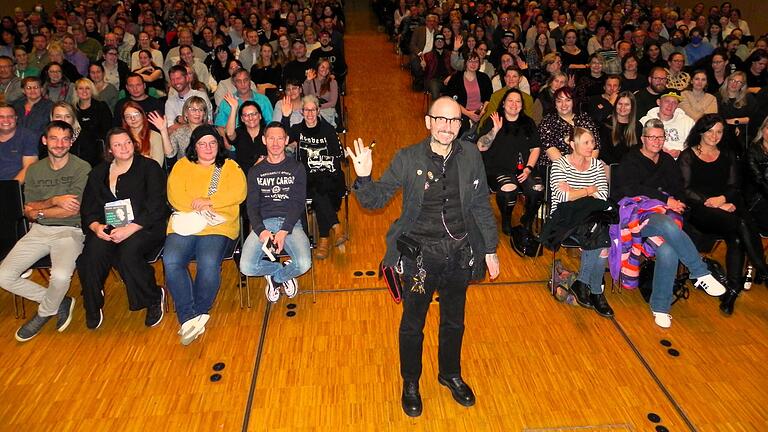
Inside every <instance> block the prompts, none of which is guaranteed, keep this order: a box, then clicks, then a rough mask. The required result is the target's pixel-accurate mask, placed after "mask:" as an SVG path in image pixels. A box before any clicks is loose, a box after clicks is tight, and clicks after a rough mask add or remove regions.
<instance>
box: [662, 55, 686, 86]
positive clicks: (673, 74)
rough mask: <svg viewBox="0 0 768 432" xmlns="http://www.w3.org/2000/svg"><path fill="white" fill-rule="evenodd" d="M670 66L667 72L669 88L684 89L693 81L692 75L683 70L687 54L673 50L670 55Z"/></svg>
mask: <svg viewBox="0 0 768 432" xmlns="http://www.w3.org/2000/svg"><path fill="white" fill-rule="evenodd" d="M668 60H669V68H668V69H667V72H669V75H667V88H668V89H675V90H678V91H683V90H685V89H687V88H688V85H690V83H691V76H690V75H688V72H685V71H684V70H683V67H684V66H685V54H683V53H680V52H673V53H672V54H670V55H669V58H668Z"/></svg>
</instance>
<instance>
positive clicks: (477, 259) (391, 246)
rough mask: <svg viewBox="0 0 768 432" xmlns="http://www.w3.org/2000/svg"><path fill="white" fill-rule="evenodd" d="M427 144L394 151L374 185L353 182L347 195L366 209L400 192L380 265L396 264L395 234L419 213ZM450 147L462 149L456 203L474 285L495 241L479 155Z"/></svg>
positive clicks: (366, 181) (465, 144)
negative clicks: (398, 212)
mask: <svg viewBox="0 0 768 432" xmlns="http://www.w3.org/2000/svg"><path fill="white" fill-rule="evenodd" d="M429 143H430V139H429V138H427V139H425V140H423V141H421V142H419V143H417V144H414V145H411V146H409V147H406V148H404V149H401V150H399V151H398V152H397V154H395V157H394V159H392V162H391V163H390V165H389V167H388V168H387V170H386V171H385V172H384V175H382V176H381V178H380V179H379V181H372V180H371V177H358V178H357V180H356V181H355V184H354V187H353V191H354V192H355V194H356V195H357V199H358V201H359V202H360V204H361V205H362V206H363V207H365V208H367V209H379V208H382V207H384V206H385V205H386V204H387V203H388V202H389V200H390V199H391V198H392V196H393V195H394V194H395V193H396V192H397V190H398V189H400V188H401V187H402V189H403V209H402V214H401V215H400V218H399V219H397V220H395V221H394V222H393V223H392V226H390V228H389V231H388V232H387V238H386V243H387V252H386V255H385V256H384V260H383V264H384V265H387V266H394V265H396V264H397V262H398V260H399V258H400V254H399V252H398V251H397V246H396V241H397V238H398V237H399V236H400V234H401V233H403V232H408V230H409V228H410V227H411V226H413V224H414V223H415V222H416V219H417V218H418V217H419V214H420V213H421V205H422V203H423V202H424V184H425V183H426V181H427V171H428V169H429V168H428V167H429V166H431V163H430V161H429V157H428V152H429V151H430V148H429ZM454 145H460V146H461V147H462V149H461V150H462V151H461V152H458V153H457V154H456V158H457V159H456V162H457V163H458V171H459V199H460V200H461V208H462V215H463V217H464V224H465V225H466V228H467V232H468V234H469V242H470V245H471V246H472V251H473V255H474V264H473V266H472V280H479V279H482V278H484V277H485V269H486V267H485V254H491V253H496V246H497V244H498V242H499V234H498V228H497V226H496V220H495V219H494V217H493V212H492V211H491V205H490V202H489V199H488V196H489V190H488V183H487V179H486V176H485V167H484V165H483V160H482V157H481V156H480V152H479V151H478V150H477V147H475V146H474V145H473V144H471V143H468V142H465V141H458V140H457V141H454Z"/></svg>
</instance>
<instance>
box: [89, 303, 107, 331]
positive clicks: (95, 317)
mask: <svg viewBox="0 0 768 432" xmlns="http://www.w3.org/2000/svg"><path fill="white" fill-rule="evenodd" d="M102 322H104V311H102V309H101V308H99V310H97V311H96V312H95V313H92V314H91V313H88V312H86V313H85V326H86V327H88V328H89V329H90V330H96V329H97V328H99V327H101V323H102Z"/></svg>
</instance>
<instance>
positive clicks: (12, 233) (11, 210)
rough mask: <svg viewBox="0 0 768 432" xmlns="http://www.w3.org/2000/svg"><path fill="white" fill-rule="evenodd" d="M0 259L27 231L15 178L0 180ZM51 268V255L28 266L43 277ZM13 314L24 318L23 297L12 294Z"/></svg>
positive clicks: (22, 204)
mask: <svg viewBox="0 0 768 432" xmlns="http://www.w3.org/2000/svg"><path fill="white" fill-rule="evenodd" d="M0 202H2V203H3V205H2V206H0V261H2V260H3V259H5V257H6V256H7V255H8V253H10V252H11V249H13V247H14V246H15V245H16V242H18V241H19V239H21V238H22V237H24V235H25V234H26V233H27V232H28V231H29V225H28V224H27V219H26V217H25V216H24V193H23V191H22V187H21V184H20V183H19V182H18V181H16V180H0ZM50 268H51V257H50V256H45V257H43V258H40V259H39V260H38V261H37V262H36V263H34V264H33V265H32V266H30V270H37V271H38V272H39V273H40V275H41V276H43V278H45V279H46V280H47V279H48V275H47V274H46V272H45V270H49V269H50ZM13 308H14V316H15V317H16V319H19V318H26V310H25V307H24V298H23V297H19V296H17V295H15V294H14V296H13Z"/></svg>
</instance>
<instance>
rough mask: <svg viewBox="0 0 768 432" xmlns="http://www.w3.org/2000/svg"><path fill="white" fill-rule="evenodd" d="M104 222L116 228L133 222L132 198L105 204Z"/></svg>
mask: <svg viewBox="0 0 768 432" xmlns="http://www.w3.org/2000/svg"><path fill="white" fill-rule="evenodd" d="M104 222H105V223H106V224H107V225H111V226H112V227H114V228H117V227H124V226H126V225H128V224H129V223H131V222H133V206H131V200H130V199H122V200H117V201H112V202H108V203H106V204H104Z"/></svg>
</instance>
